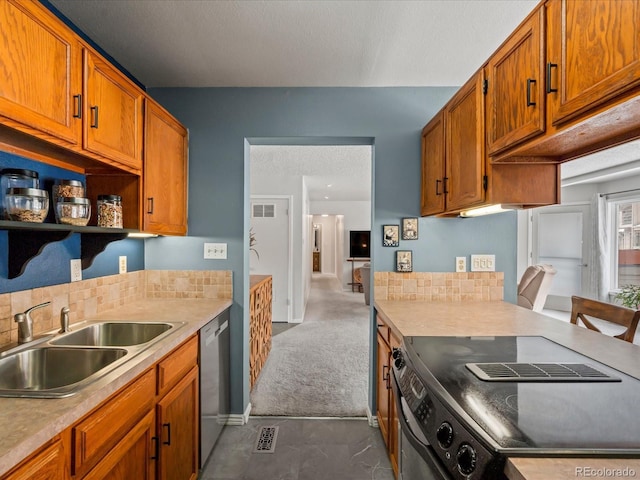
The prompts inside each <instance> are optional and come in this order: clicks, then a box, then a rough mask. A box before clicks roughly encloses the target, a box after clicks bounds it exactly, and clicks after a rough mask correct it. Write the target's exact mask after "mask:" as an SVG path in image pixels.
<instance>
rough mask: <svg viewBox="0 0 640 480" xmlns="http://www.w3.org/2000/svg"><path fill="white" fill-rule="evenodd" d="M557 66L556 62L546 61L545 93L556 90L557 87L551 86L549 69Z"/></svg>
mask: <svg viewBox="0 0 640 480" xmlns="http://www.w3.org/2000/svg"><path fill="white" fill-rule="evenodd" d="M552 68H558V64H557V63H551V62H549V63H547V93H555V92H557V91H558V89H557V88H551V69H552Z"/></svg>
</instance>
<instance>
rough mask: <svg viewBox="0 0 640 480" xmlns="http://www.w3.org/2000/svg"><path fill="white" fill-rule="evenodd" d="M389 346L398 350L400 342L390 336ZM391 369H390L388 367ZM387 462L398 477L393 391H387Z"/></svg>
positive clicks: (398, 433)
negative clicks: (388, 461)
mask: <svg viewBox="0 0 640 480" xmlns="http://www.w3.org/2000/svg"><path fill="white" fill-rule="evenodd" d="M389 344H390V347H391V348H392V349H393V348H398V347H400V341H399V340H398V339H397V338H396V337H395V336H394V335H393V334H391V335H390V337H389ZM392 361H393V359H391V358H390V359H389V365H390V366H391V362H392ZM389 368H391V367H389ZM389 375H393V373H392V372H389ZM390 381H391V382H392V381H393V379H390ZM389 394H390V395H389V445H388V447H389V460H390V461H391V467H392V468H393V471H394V473H395V475H396V478H397V477H398V461H399V458H400V448H399V447H400V443H399V441H400V439H399V435H400V432H399V429H398V427H399V425H398V410H397V406H396V399H395V395H394V394H393V390H389Z"/></svg>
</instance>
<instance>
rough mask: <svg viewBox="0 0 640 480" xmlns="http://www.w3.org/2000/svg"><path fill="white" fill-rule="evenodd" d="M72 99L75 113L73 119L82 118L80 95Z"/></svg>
mask: <svg viewBox="0 0 640 480" xmlns="http://www.w3.org/2000/svg"><path fill="white" fill-rule="evenodd" d="M73 99H74V100H75V101H76V112H75V113H74V114H73V118H82V94H80V93H79V94H78V95H74V96H73Z"/></svg>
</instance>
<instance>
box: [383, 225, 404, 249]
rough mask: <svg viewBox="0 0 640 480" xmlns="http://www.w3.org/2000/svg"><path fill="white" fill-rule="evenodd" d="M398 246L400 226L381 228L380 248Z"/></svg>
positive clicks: (384, 226)
mask: <svg viewBox="0 0 640 480" xmlns="http://www.w3.org/2000/svg"><path fill="white" fill-rule="evenodd" d="M399 245H400V225H383V226H382V246H383V247H397V246H399Z"/></svg>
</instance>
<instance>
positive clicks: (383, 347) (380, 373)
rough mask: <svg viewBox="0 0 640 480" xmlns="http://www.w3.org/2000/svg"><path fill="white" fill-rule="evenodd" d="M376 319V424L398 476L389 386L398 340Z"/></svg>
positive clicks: (395, 417) (395, 425) (393, 408)
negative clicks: (392, 355) (393, 350)
mask: <svg viewBox="0 0 640 480" xmlns="http://www.w3.org/2000/svg"><path fill="white" fill-rule="evenodd" d="M377 321H378V334H377V344H378V358H377V368H376V379H377V380H376V405H377V412H376V416H377V418H378V425H379V427H380V433H381V434H382V438H383V439H384V442H385V444H386V445H387V453H388V454H389V460H390V461H391V467H392V468H393V472H394V474H395V476H396V478H397V476H398V456H399V455H400V451H399V448H398V446H399V445H398V438H399V437H398V435H399V432H398V414H397V411H396V401H395V398H394V395H393V390H392V387H391V382H392V379H391V375H393V374H392V372H391V362H392V361H393V359H392V358H391V351H392V349H393V348H395V347H399V346H400V340H398V338H396V336H395V335H393V333H392V332H391V329H390V328H389V326H388V325H387V324H385V323H384V321H383V320H382V319H381V318H380V317H377Z"/></svg>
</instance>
